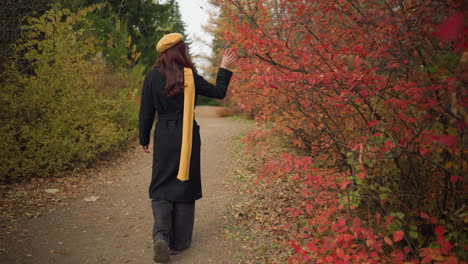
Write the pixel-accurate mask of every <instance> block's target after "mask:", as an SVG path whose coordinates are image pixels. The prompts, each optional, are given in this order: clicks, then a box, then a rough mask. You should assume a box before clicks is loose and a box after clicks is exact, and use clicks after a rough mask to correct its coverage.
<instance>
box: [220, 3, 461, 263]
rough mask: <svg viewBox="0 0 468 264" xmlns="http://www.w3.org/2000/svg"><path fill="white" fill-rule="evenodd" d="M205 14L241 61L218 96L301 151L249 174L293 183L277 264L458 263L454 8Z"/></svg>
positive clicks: (248, 7) (283, 6)
mask: <svg viewBox="0 0 468 264" xmlns="http://www.w3.org/2000/svg"><path fill="white" fill-rule="evenodd" d="M218 5H219V6H220V7H221V11H222V12H221V13H222V15H221V17H224V19H221V20H219V24H220V27H221V28H223V29H224V32H223V36H224V41H225V42H226V43H227V44H228V45H232V46H234V47H235V48H237V49H238V51H239V53H240V54H241V55H242V57H243V59H242V60H241V61H240V63H239V65H238V66H239V67H238V71H237V73H236V78H235V82H236V83H235V87H236V88H235V89H234V91H232V94H231V98H232V99H231V100H234V101H235V102H238V104H239V105H241V106H242V107H243V109H244V110H245V111H246V112H250V113H255V117H256V119H257V120H258V121H259V122H261V123H265V124H268V125H269V126H271V127H272V132H273V133H276V134H280V135H282V136H286V137H287V138H288V139H289V140H290V142H291V144H292V146H294V147H295V148H299V149H301V151H302V153H304V154H303V155H302V156H300V157H297V156H284V157H282V158H281V159H276V160H271V161H269V162H267V163H266V164H265V167H264V168H262V169H259V171H258V173H259V174H260V175H261V174H267V175H275V174H276V175H277V176H278V177H281V176H285V175H291V173H293V172H294V173H296V174H297V177H296V180H297V181H298V182H300V184H301V185H303V186H304V188H303V191H302V192H301V195H303V197H304V201H303V202H302V203H301V204H298V205H297V208H291V209H290V213H291V215H292V216H293V218H295V219H296V218H297V216H299V215H305V216H307V219H310V228H311V229H310V230H311V231H310V232H311V234H313V235H311V238H309V239H305V240H304V239H301V240H295V241H294V240H293V241H291V246H292V247H293V248H294V249H295V250H294V252H295V253H294V255H293V256H292V257H291V258H290V263H304V262H307V261H311V262H310V263H380V262H381V261H382V260H385V259H386V260H387V261H393V262H397V263H398V262H402V263H403V262H405V261H406V262H408V261H411V263H429V262H431V261H439V262H441V263H442V262H446V263H457V261H459V260H460V259H465V258H467V255H466V253H465V251H466V250H465V248H464V247H465V245H466V227H465V226H466V225H465V223H466V221H467V217H468V216H467V213H466V192H465V187H466V171H467V169H466V168H467V163H466V157H465V156H466V154H467V153H466V149H467V148H466V142H467V139H466V128H467V113H466V106H467V104H468V102H467V100H466V98H467V96H466V95H467V94H466V93H467V92H466V89H465V88H464V86H465V85H466V81H467V77H468V76H467V73H466V72H465V71H464V69H466V62H467V55H466V54H467V53H466V52H465V48H466V43H465V41H464V36H465V34H466V27H465V26H464V24H463V23H464V14H465V13H464V12H465V11H464V10H466V6H464V5H465V4H464V2H463V1H455V0H452V1H435V0H408V1H401V0H375V1H362V0H335V1H331V0H329V1H327V0H325V1H303V0H275V1H274V0H257V1H248V0H226V1H218ZM298 184H299V183H298ZM464 197H465V198H464ZM343 215H347V216H346V217H344V216H343ZM337 219H339V220H337ZM441 228H444V229H443V231H444V232H441Z"/></svg>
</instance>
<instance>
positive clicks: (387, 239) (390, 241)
mask: <svg viewBox="0 0 468 264" xmlns="http://www.w3.org/2000/svg"><path fill="white" fill-rule="evenodd" d="M384 241H385V243H387V244H389V245H390V246H391V245H393V241H392V240H391V239H390V238H388V237H384Z"/></svg>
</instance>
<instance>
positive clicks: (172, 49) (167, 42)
mask: <svg viewBox="0 0 468 264" xmlns="http://www.w3.org/2000/svg"><path fill="white" fill-rule="evenodd" d="M157 50H158V52H160V54H159V57H158V59H157V61H156V63H155V64H154V66H153V70H152V71H151V72H150V73H149V74H148V75H147V76H146V79H145V82H144V85H143V91H142V96H141V107H140V115H139V119H140V120H139V123H140V144H141V146H142V148H143V151H144V152H146V153H149V148H148V145H149V143H150V133H151V128H152V126H153V121H154V117H155V113H157V115H158V120H157V123H156V125H155V132H154V151H153V169H152V179H151V184H150V187H149V195H150V198H151V200H152V201H151V203H152V208H153V216H154V227H153V242H154V252H155V255H154V261H155V262H168V261H169V259H170V256H169V255H170V254H177V253H179V252H180V251H182V250H184V249H187V248H188V247H189V246H190V243H191V240H192V230H193V221H194V213H195V200H198V199H200V198H201V197H202V190H201V181H200V133H199V132H200V131H199V129H200V128H199V126H198V124H197V123H196V121H195V120H193V108H194V107H195V105H194V102H193V99H196V96H197V95H199V94H201V95H204V96H207V97H211V98H218V99H222V98H224V97H225V96H226V90H227V87H228V85H229V81H230V79H231V76H232V72H231V71H229V70H227V68H229V66H230V65H231V64H232V63H234V62H235V61H236V59H237V57H236V54H235V52H234V51H233V50H232V49H227V50H226V52H225V53H224V56H223V59H222V61H221V67H220V69H219V71H218V75H217V79H216V85H213V84H211V83H209V82H207V81H206V80H205V79H203V77H201V76H200V75H198V74H197V71H196V69H195V68H194V66H193V64H192V62H191V60H190V59H189V57H188V56H187V45H186V44H185V42H184V41H183V38H182V35H181V34H178V33H172V34H168V35H165V36H164V37H163V38H161V40H160V41H159V42H158V44H157ZM190 87H192V88H190ZM191 89H192V90H191ZM190 91H193V92H190ZM192 97H195V98H192ZM190 98H192V101H190Z"/></svg>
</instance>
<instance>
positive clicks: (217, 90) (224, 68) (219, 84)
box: [194, 49, 237, 99]
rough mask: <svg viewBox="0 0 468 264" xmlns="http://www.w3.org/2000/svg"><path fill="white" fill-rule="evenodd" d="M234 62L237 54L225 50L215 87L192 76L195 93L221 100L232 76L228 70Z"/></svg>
mask: <svg viewBox="0 0 468 264" xmlns="http://www.w3.org/2000/svg"><path fill="white" fill-rule="evenodd" d="M236 60H237V54H236V52H235V51H234V50H233V49H227V50H226V51H225V52H224V55H223V59H222V61H221V66H220V68H219V70H218V75H217V76H216V85H213V84H211V83H209V82H208V81H206V80H205V79H204V78H203V77H201V76H200V75H198V74H194V78H195V86H196V89H197V93H198V94H201V95H204V96H207V97H211V98H217V99H223V98H224V97H225V96H226V91H227V88H228V86H229V82H230V80H231V76H232V71H230V70H228V68H230V66H231V65H232V64H233V63H234V62H235V61H236Z"/></svg>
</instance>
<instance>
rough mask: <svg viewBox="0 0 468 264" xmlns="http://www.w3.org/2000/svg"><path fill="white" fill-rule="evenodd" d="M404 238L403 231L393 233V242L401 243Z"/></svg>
mask: <svg viewBox="0 0 468 264" xmlns="http://www.w3.org/2000/svg"><path fill="white" fill-rule="evenodd" d="M404 236H405V233H404V232H403V231H401V230H398V231H395V232H394V233H393V241H395V242H399V241H401V240H402V239H403V237H404Z"/></svg>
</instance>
